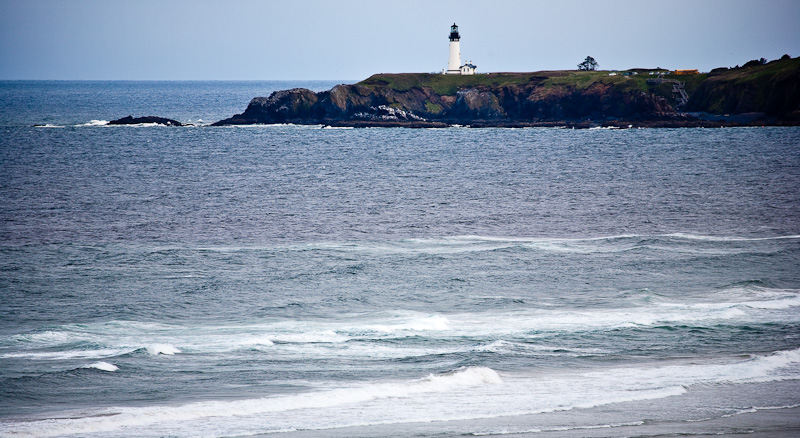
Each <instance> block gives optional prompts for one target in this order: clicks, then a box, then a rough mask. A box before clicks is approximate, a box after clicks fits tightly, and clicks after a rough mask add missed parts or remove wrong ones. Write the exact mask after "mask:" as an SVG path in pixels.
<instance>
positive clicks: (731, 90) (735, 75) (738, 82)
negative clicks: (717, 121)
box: [686, 58, 800, 120]
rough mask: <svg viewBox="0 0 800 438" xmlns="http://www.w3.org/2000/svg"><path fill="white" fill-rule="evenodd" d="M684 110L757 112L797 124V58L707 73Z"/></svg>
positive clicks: (799, 75) (799, 108) (799, 87)
mask: <svg viewBox="0 0 800 438" xmlns="http://www.w3.org/2000/svg"><path fill="white" fill-rule="evenodd" d="M686 109H687V110H688V111H705V112H708V113H711V114H741V113H752V112H760V113H765V114H767V115H768V116H772V117H777V118H780V119H787V120H800V58H795V59H788V60H782V61H772V62H770V63H769V64H766V65H759V66H752V67H746V68H737V69H728V70H722V71H718V72H714V73H711V74H709V75H708V78H707V79H706V80H705V81H703V82H702V83H701V84H700V86H699V87H698V88H697V90H695V92H694V93H693V94H692V96H691V98H690V99H689V103H688V104H687V105H686Z"/></svg>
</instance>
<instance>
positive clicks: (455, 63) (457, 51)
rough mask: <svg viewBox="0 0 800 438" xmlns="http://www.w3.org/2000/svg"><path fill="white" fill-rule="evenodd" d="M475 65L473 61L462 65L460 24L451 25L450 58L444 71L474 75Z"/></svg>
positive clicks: (448, 73) (445, 72)
mask: <svg viewBox="0 0 800 438" xmlns="http://www.w3.org/2000/svg"><path fill="white" fill-rule="evenodd" d="M476 68H477V67H475V66H474V65H473V64H472V62H468V63H466V64H464V65H461V35H459V34H458V26H456V24H455V23H453V25H452V26H450V58H449V59H448V60H447V69H445V70H444V71H442V73H444V74H446V75H474V74H475V70H476Z"/></svg>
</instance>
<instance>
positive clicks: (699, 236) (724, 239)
mask: <svg viewBox="0 0 800 438" xmlns="http://www.w3.org/2000/svg"><path fill="white" fill-rule="evenodd" d="M664 237H677V238H681V239H686V240H704V241H710V242H758V241H763V240H784V239H800V234H798V235H787V236H774V237H737V236H707V235H702V234H688V233H671V234H664Z"/></svg>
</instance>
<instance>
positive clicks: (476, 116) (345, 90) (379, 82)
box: [215, 59, 800, 126]
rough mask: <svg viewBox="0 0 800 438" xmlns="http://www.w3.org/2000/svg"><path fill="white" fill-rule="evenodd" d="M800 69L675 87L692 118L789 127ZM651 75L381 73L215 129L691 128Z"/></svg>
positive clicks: (274, 103) (784, 65) (668, 86)
mask: <svg viewBox="0 0 800 438" xmlns="http://www.w3.org/2000/svg"><path fill="white" fill-rule="evenodd" d="M772 64H776V65H772ZM798 66H800V60H797V59H794V60H788V61H775V62H774V63H770V64H769V65H766V66H760V67H753V68H751V69H747V70H743V69H738V70H735V71H731V72H723V73H713V74H710V75H704V74H701V75H692V76H689V77H687V76H674V77H671V79H673V80H674V81H680V82H683V83H684V85H685V90H686V91H687V92H688V93H689V95H690V96H691V99H690V101H689V103H688V104H687V110H689V111H706V112H709V113H716V114H722V113H740V112H764V113H767V114H769V115H771V116H775V117H778V118H786V117H788V115H790V114H795V113H797V108H798V102H799V101H800V73H799V70H798ZM642 73H643V74H640V75H633V74H631V75H621V74H620V75H614V76H611V75H609V74H608V72H577V71H569V72H566V71H560V72H537V73H491V74H484V75H473V76H449V75H447V76H446V75H440V74H411V73H406V74H380V75H374V76H371V77H370V78H368V79H366V80H364V81H362V82H359V83H357V84H353V85H337V86H335V87H333V88H332V89H331V90H329V91H323V92H319V93H314V92H312V91H311V90H307V89H302V88H296V89H292V90H284V91H277V92H275V93H272V95H270V96H269V97H256V98H254V99H253V100H252V101H251V102H250V104H249V105H248V107H247V109H246V110H245V112H244V113H242V114H237V115H235V116H233V117H231V118H229V119H225V120H221V121H219V122H217V123H215V125H231V124H253V123H267V124H269V123H295V124H340V125H341V124H349V125H351V126H445V125H447V124H463V125H476V126H477V125H480V126H491V125H493V126H508V125H512V124H515V123H520V124H546V123H549V122H564V121H568V122H581V121H583V122H586V121H594V122H608V121H613V120H620V121H642V122H654V121H670V120H671V121H675V120H683V121H682V122H681V123H685V121H686V118H685V116H684V115H682V114H680V113H678V112H676V111H675V108H674V106H673V105H675V104H677V101H676V99H675V96H674V95H673V90H672V84H673V82H674V81H673V82H669V81H663V82H662V81H648V79H652V78H653V77H654V76H651V75H648V74H647V72H646V71H645V72H642ZM667 79H670V77H669V76H668V77H667ZM793 112H794V113H793ZM798 119H799V120H800V117H798Z"/></svg>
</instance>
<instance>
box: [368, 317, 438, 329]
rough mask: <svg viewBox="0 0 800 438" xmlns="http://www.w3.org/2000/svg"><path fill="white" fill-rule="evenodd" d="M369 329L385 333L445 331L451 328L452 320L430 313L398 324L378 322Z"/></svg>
mask: <svg viewBox="0 0 800 438" xmlns="http://www.w3.org/2000/svg"><path fill="white" fill-rule="evenodd" d="M366 328H367V329H369V330H373V331H379V332H384V333H397V332H403V331H418V332H419V331H443V330H450V321H449V320H448V319H447V318H445V317H444V316H441V315H429V316H423V317H418V318H412V319H410V320H408V321H404V322H399V323H396V324H378V325H372V326H367V327H366Z"/></svg>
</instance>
